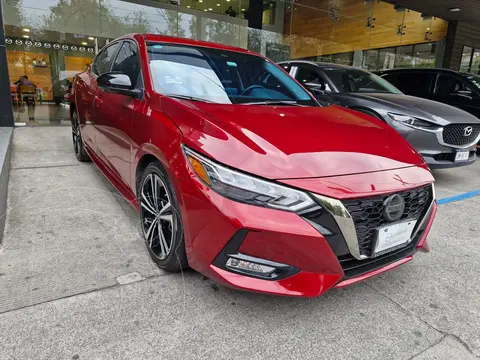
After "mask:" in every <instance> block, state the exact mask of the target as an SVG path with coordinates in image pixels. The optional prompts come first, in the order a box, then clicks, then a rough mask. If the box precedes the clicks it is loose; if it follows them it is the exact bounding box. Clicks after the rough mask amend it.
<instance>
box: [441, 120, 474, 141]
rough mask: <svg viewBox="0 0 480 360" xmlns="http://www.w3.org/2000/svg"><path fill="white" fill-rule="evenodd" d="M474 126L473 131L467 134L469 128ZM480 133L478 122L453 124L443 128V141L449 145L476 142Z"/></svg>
mask: <svg viewBox="0 0 480 360" xmlns="http://www.w3.org/2000/svg"><path fill="white" fill-rule="evenodd" d="M469 127H471V128H472V133H471V134H470V135H467V136H465V131H466V129H467V128H469ZM478 134H480V125H478V124H451V125H447V126H445V127H444V128H443V142H444V143H445V144H449V145H455V146H465V145H468V144H472V143H474V142H475V139H476V138H477V137H478Z"/></svg>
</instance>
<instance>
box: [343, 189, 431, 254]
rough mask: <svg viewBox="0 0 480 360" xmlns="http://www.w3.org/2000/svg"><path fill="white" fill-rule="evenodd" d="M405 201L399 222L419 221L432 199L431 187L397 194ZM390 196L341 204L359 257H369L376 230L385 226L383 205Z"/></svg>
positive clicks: (386, 222) (346, 201)
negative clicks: (351, 224) (353, 232)
mask: <svg viewBox="0 0 480 360" xmlns="http://www.w3.org/2000/svg"><path fill="white" fill-rule="evenodd" d="M398 194H399V195H401V196H403V198H404V199H405V211H404V213H403V215H402V217H401V219H400V220H399V221H401V220H407V219H419V218H421V217H422V215H424V214H425V212H426V210H427V207H428V205H429V204H430V202H431V199H432V191H431V186H430V185H428V186H424V187H421V188H416V189H411V190H408V191H403V192H399V193H398ZM390 195H391V194H387V195H382V196H377V197H369V198H362V199H357V200H345V201H343V204H344V205H345V207H346V208H347V210H348V212H349V213H350V215H351V216H352V218H353V222H354V223H355V229H356V230H357V239H358V247H359V250H360V254H361V255H365V256H368V257H370V256H371V255H372V253H373V247H374V244H375V240H376V235H377V228H378V227H381V226H384V225H387V224H388V223H389V222H388V221H387V220H386V219H385V218H384V215H383V213H384V209H385V206H384V203H385V200H386V199H387V198H388V197H389V196H390Z"/></svg>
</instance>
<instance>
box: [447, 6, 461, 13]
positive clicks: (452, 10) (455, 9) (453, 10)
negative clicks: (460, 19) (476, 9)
mask: <svg viewBox="0 0 480 360" xmlns="http://www.w3.org/2000/svg"><path fill="white" fill-rule="evenodd" d="M448 11H451V12H457V11H460V8H457V7H454V8H450V9H448Z"/></svg>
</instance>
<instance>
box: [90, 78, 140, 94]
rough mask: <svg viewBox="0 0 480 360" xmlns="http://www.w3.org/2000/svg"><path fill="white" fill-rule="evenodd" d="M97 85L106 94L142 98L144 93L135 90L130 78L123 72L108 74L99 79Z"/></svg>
mask: <svg viewBox="0 0 480 360" xmlns="http://www.w3.org/2000/svg"><path fill="white" fill-rule="evenodd" d="M97 84H98V87H99V88H100V89H102V90H103V91H105V92H109V93H113V94H120V95H126V96H133V97H140V96H141V95H142V91H141V90H140V89H135V88H134V86H133V85H132V81H131V80H130V77H129V76H128V75H126V74H123V73H121V72H108V73H105V74H102V75H100V76H99V77H98V78H97Z"/></svg>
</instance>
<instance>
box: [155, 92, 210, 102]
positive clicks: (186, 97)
mask: <svg viewBox="0 0 480 360" xmlns="http://www.w3.org/2000/svg"><path fill="white" fill-rule="evenodd" d="M164 96H167V97H171V98H175V99H183V100H190V101H201V102H206V103H213V101H210V100H207V99H204V98H199V97H195V96H190V95H180V94H165V95H164Z"/></svg>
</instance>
